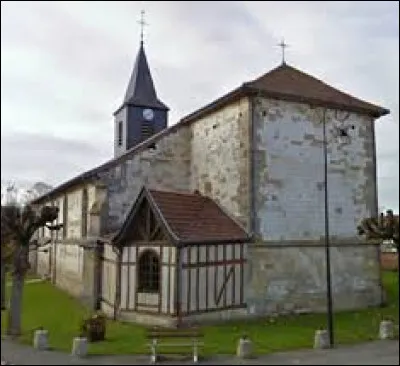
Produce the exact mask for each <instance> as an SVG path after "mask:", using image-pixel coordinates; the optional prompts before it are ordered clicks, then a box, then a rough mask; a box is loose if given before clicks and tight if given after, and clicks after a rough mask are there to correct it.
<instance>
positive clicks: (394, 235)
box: [357, 210, 400, 274]
mask: <svg viewBox="0 0 400 366" xmlns="http://www.w3.org/2000/svg"><path fill="white" fill-rule="evenodd" d="M357 229H358V234H359V235H363V236H365V237H366V239H367V240H368V239H378V240H382V241H383V240H386V241H389V242H391V243H393V245H394V247H395V248H396V251H397V267H398V270H399V274H400V255H399V215H394V214H393V211H392V210H387V211H386V214H384V213H381V214H380V215H379V216H378V217H370V218H365V219H363V220H362V221H361V223H360V225H359V226H358V228H357Z"/></svg>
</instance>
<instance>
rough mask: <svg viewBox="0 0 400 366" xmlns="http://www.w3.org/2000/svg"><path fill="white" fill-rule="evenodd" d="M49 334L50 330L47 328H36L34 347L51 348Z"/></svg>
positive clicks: (40, 348)
mask: <svg viewBox="0 0 400 366" xmlns="http://www.w3.org/2000/svg"><path fill="white" fill-rule="evenodd" d="M48 334H49V332H48V331H47V330H45V329H38V330H36V331H35V334H34V337H33V347H34V348H36V349H38V350H41V351H44V350H47V349H49V343H48Z"/></svg>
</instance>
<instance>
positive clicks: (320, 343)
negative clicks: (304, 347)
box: [314, 329, 329, 349]
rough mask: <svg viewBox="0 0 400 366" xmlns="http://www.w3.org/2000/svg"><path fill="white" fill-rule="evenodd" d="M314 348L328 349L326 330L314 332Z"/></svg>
mask: <svg viewBox="0 0 400 366" xmlns="http://www.w3.org/2000/svg"><path fill="white" fill-rule="evenodd" d="M314 348H320V349H325V348H329V334H328V331H327V330H325V329H320V330H317V331H316V332H315V336H314Z"/></svg>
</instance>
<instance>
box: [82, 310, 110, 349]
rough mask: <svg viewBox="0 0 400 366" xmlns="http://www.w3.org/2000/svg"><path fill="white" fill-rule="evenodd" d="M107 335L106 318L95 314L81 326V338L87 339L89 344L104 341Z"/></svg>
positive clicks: (100, 314)
mask: <svg viewBox="0 0 400 366" xmlns="http://www.w3.org/2000/svg"><path fill="white" fill-rule="evenodd" d="M105 335H106V316H105V315H104V314H102V313H94V314H93V315H91V316H90V317H89V318H87V319H84V320H83V322H82V325H81V334H80V336H81V337H82V336H83V337H86V338H87V340H88V341H89V342H98V341H104V339H105Z"/></svg>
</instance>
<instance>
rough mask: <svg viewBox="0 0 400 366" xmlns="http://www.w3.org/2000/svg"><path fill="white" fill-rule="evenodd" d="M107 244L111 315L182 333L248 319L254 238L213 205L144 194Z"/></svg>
mask: <svg viewBox="0 0 400 366" xmlns="http://www.w3.org/2000/svg"><path fill="white" fill-rule="evenodd" d="M103 241H104V250H103V257H102V274H101V277H102V281H101V282H102V291H101V292H102V295H101V308H102V310H103V311H105V312H106V313H107V314H109V315H110V316H111V315H112V316H114V317H118V318H120V319H124V320H128V321H137V322H141V323H147V324H159V325H166V326H175V325H177V324H184V323H191V322H197V321H201V320H205V319H210V320H218V319H227V318H231V317H235V314H236V313H237V314H238V315H239V314H240V315H242V313H243V309H244V308H245V306H246V304H245V297H244V273H245V264H246V252H247V243H248V242H249V236H248V235H247V233H246V232H245V230H244V229H243V228H242V227H241V226H240V225H239V224H238V223H237V222H236V221H235V220H234V219H233V218H231V217H229V216H228V215H227V214H226V213H225V212H224V211H223V210H222V208H221V207H219V206H218V204H217V203H215V202H214V201H213V200H211V199H210V198H208V197H204V196H202V195H200V194H198V193H177V192H162V191H154V190H148V189H147V188H143V189H142V191H141V193H140V194H139V196H138V198H137V200H136V202H135V203H134V204H133V206H132V209H131V211H130V213H129V214H128V215H127V218H126V220H125V222H124V224H123V225H122V227H121V228H120V230H119V231H118V232H117V233H115V234H114V235H112V236H111V237H109V238H108V239H104V240H103Z"/></svg>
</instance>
